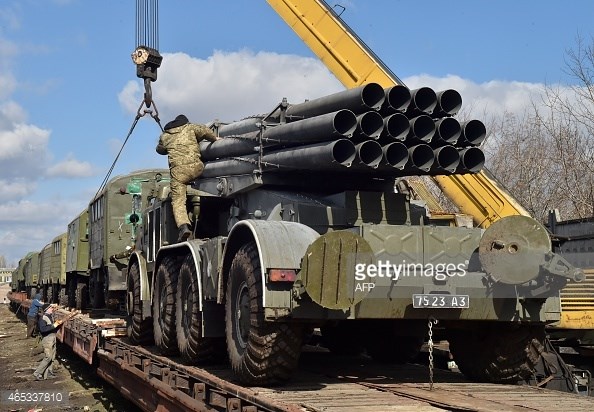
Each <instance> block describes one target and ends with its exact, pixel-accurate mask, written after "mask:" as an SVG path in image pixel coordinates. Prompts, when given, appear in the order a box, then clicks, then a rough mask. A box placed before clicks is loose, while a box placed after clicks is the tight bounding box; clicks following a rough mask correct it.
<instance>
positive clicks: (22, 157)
mask: <svg viewBox="0 0 594 412" xmlns="http://www.w3.org/2000/svg"><path fill="white" fill-rule="evenodd" d="M49 135H50V132H49V131H48V130H44V129H41V128H39V127H37V126H34V125H30V124H22V123H21V124H17V125H14V126H13V128H11V129H8V130H0V162H2V168H1V169H0V179H7V178H27V179H33V180H37V179H38V178H39V176H41V175H43V173H44V170H45V167H46V165H47V163H48V159H49V158H50V157H51V156H50V154H49V152H48V148H47V143H48V140H49Z"/></svg>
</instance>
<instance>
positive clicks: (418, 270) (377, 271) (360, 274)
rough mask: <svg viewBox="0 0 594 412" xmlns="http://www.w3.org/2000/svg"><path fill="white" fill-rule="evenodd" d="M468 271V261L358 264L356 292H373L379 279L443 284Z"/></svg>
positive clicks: (379, 261) (380, 261)
mask: <svg viewBox="0 0 594 412" xmlns="http://www.w3.org/2000/svg"><path fill="white" fill-rule="evenodd" d="M467 269H468V260H466V261H465V262H464V263H458V264H455V263H437V264H432V263H425V264H423V263H410V262H408V263H407V262H406V260H403V261H402V263H392V262H390V261H389V260H386V261H382V260H378V261H377V263H357V264H356V265H355V282H356V283H355V291H358V292H364V291H367V290H372V289H374V287H375V286H376V281H377V280H378V279H386V280H387V281H388V282H390V283H394V282H397V281H398V280H400V279H404V278H413V277H424V278H434V279H435V280H437V281H440V282H443V281H445V280H446V279H448V278H453V277H464V276H466V273H467Z"/></svg>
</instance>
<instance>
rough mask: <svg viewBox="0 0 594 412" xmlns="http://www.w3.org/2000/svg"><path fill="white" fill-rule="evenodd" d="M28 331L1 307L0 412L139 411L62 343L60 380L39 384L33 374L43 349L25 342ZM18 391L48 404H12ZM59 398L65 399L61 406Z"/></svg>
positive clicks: (55, 366) (18, 320) (59, 346)
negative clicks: (42, 398)
mask: <svg viewBox="0 0 594 412" xmlns="http://www.w3.org/2000/svg"><path fill="white" fill-rule="evenodd" d="M26 329H27V328H26V324H25V322H24V319H19V318H18V317H17V316H16V314H15V313H13V312H12V311H10V309H9V307H8V305H3V304H0V411H2V412H9V411H10V412H12V411H36V412H39V411H43V412H46V411H95V412H107V411H110V412H113V411H122V412H124V411H125V412H137V411H139V409H138V408H137V407H136V406H135V405H134V404H132V403H130V402H129V401H127V400H126V399H124V398H123V397H122V396H121V395H120V393H119V392H118V391H117V390H116V389H115V388H113V387H112V386H110V385H109V384H107V383H105V382H103V381H102V380H101V379H100V378H99V377H98V376H97V375H96V374H95V370H94V369H95V368H94V367H93V366H91V365H88V364H87V363H86V362H85V361H83V360H82V359H80V358H79V357H77V356H76V355H75V354H74V353H72V351H71V350H70V348H69V347H68V346H65V345H62V344H61V343H60V342H58V354H57V356H56V360H57V362H58V364H57V365H54V372H55V373H56V375H57V378H56V379H53V380H46V381H36V380H35V379H34V378H33V371H34V370H35V368H36V367H37V365H38V364H39V362H40V361H41V359H43V348H42V347H41V344H40V343H38V342H37V339H34V338H33V339H26V338H25V334H26ZM17 391H18V393H19V394H20V397H25V398H27V397H31V398H33V397H39V396H40V395H39V394H40V393H43V395H42V396H43V397H44V399H47V400H48V401H49V402H34V401H26V400H25V401H24V402H23V401H19V402H16V401H15V400H9V397H11V398H12V399H14V394H15V393H17ZM59 396H62V399H61V401H59V402H58V401H56V400H57V399H58V398H59ZM52 397H53V398H54V401H53V403H52V401H51V399H52ZM65 398H67V399H65Z"/></svg>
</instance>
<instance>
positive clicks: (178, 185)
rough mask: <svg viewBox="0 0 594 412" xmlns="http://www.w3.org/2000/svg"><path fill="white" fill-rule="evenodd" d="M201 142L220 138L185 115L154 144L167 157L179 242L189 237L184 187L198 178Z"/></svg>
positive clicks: (180, 116) (179, 117)
mask: <svg viewBox="0 0 594 412" xmlns="http://www.w3.org/2000/svg"><path fill="white" fill-rule="evenodd" d="M203 139H206V140H209V141H211V142H214V141H215V140H218V139H219V137H217V136H215V134H214V133H213V131H212V130H210V129H209V128H208V127H206V126H204V125H201V124H193V123H190V122H189V121H188V118H187V117H186V116H184V115H183V114H180V115H179V116H177V117H176V118H175V120H173V121H171V122H169V123H167V124H166V125H165V130H164V131H163V133H161V136H160V137H159V144H157V149H156V150H157V153H159V154H162V155H168V159H169V170H170V173H171V205H172V208H173V217H174V218H175V223H176V224H177V227H178V230H179V237H178V240H177V241H178V242H183V241H185V240H187V239H188V238H189V237H190V235H191V234H192V231H191V229H190V219H189V218H188V212H187V210H186V190H187V188H186V185H188V184H189V183H190V182H191V181H193V180H194V179H196V178H198V176H200V175H201V174H202V170H204V164H203V163H202V161H201V160H200V146H199V144H198V143H199V142H200V141H201V140H203Z"/></svg>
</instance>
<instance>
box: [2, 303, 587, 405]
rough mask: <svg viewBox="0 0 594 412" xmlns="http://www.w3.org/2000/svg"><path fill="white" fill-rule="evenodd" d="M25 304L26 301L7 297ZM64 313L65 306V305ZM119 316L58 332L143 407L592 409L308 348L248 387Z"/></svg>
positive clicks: (549, 395) (562, 397)
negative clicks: (134, 335) (272, 379)
mask: <svg viewBox="0 0 594 412" xmlns="http://www.w3.org/2000/svg"><path fill="white" fill-rule="evenodd" d="M9 298H10V299H11V302H13V303H15V302H17V301H18V302H19V304H21V307H23V308H26V307H27V301H22V300H21V299H17V296H9ZM58 313H59V314H60V315H59V316H65V315H66V314H67V313H68V312H67V311H64V310H61V311H59V312H58ZM122 328H123V326H122V323H121V321H118V320H117V319H103V320H102V321H97V320H94V319H91V318H89V317H84V316H77V317H75V318H74V319H71V320H69V321H67V322H66V323H65V326H64V331H63V332H62V334H61V337H59V339H60V340H61V341H62V342H63V343H65V344H67V345H69V346H71V347H72V348H73V350H74V351H75V352H76V353H77V354H78V355H79V356H80V357H82V358H83V359H85V360H86V361H87V362H89V363H94V364H96V365H97V370H96V371H97V374H98V375H99V376H100V377H101V378H102V379H104V380H105V381H107V382H109V383H110V384H112V385H113V386H114V387H116V388H117V389H118V390H119V391H120V393H121V394H122V395H123V396H125V397H126V398H128V399H130V400H131V401H132V402H134V403H135V404H136V405H138V406H139V407H140V408H141V409H143V410H146V411H186V410H196V411H240V412H259V411H286V412H293V411H295V412H296V411H301V412H304V411H306V412H321V411H324V412H338V411H374V412H375V411H444V410H447V411H499V412H503V411H514V412H515V411H523V412H526V411H560V410H566V411H570V410H571V411H592V410H594V400H593V398H591V397H585V396H580V395H577V394H571V393H564V392H557V391H551V390H547V389H541V388H536V387H531V386H512V385H494V384H480V383H473V382H469V381H467V380H466V379H465V378H464V377H463V376H462V375H461V374H459V373H455V372H450V371H445V370H435V374H434V381H435V384H434V386H433V388H432V389H430V385H429V376H428V370H427V367H426V366H424V365H413V364H407V365H396V366H394V365H386V364H380V363H377V362H372V361H370V360H368V359H364V358H347V357H337V356H334V355H331V354H329V353H326V352H321V351H319V350H311V351H308V350H307V349H306V350H305V351H304V353H303V355H302V358H301V361H300V367H299V371H298V372H297V373H296V375H295V376H294V377H293V379H292V380H291V381H290V382H289V383H288V384H286V385H283V386H279V387H272V388H264V387H244V386H241V385H238V384H237V383H235V382H234V381H233V379H232V373H231V371H230V370H229V369H228V368H227V367H226V365H211V366H209V367H208V368H207V369H203V368H198V367H193V366H187V365H184V364H182V363H180V362H179V361H178V360H177V359H176V358H167V357H163V356H160V355H159V354H158V353H157V352H156V349H154V348H151V347H148V348H145V347H139V346H134V345H132V344H130V343H129V342H128V341H127V339H126V338H123V337H117V335H121V334H122Z"/></svg>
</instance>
